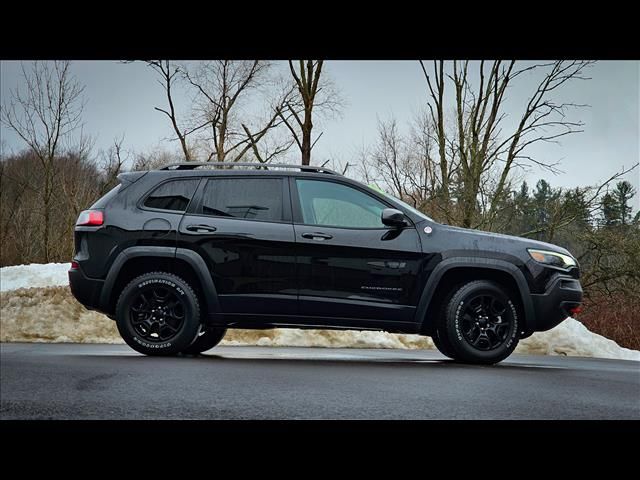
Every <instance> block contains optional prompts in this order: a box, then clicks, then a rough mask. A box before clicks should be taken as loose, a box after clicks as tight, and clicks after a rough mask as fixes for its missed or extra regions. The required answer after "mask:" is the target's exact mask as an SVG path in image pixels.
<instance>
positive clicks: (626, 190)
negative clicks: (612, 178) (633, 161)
mask: <svg viewBox="0 0 640 480" xmlns="http://www.w3.org/2000/svg"><path fill="white" fill-rule="evenodd" d="M635 194H636V192H635V189H634V188H633V186H631V184H630V183H629V182H627V181H626V180H625V181H623V182H618V183H617V184H616V188H615V190H614V191H613V198H614V199H615V202H616V204H617V213H618V218H619V222H620V224H621V225H628V224H629V223H630V222H631V210H632V207H631V205H630V204H629V201H630V200H631V199H632V198H633V196H634V195H635Z"/></svg>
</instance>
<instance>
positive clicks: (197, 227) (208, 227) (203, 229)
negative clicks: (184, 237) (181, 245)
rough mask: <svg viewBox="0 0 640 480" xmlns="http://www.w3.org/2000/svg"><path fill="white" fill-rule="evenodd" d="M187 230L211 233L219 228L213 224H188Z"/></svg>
mask: <svg viewBox="0 0 640 480" xmlns="http://www.w3.org/2000/svg"><path fill="white" fill-rule="evenodd" d="M187 230H189V231H190V232H198V233H211V232H215V231H216V230H217V228H216V227H213V226H211V225H187Z"/></svg>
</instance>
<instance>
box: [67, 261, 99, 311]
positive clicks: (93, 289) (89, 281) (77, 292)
mask: <svg viewBox="0 0 640 480" xmlns="http://www.w3.org/2000/svg"><path fill="white" fill-rule="evenodd" d="M68 273H69V287H70V288H71V294H72V295H73V296H74V297H75V298H76V300H78V302H80V303H81V304H82V305H84V307H85V308H88V309H89V310H99V305H100V293H101V292H102V286H103V285H104V281H103V280H97V279H94V278H89V277H87V276H86V275H85V274H84V273H83V272H82V270H81V269H80V267H78V268H72V269H71V270H69V272H68Z"/></svg>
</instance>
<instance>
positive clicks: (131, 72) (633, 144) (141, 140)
mask: <svg viewBox="0 0 640 480" xmlns="http://www.w3.org/2000/svg"><path fill="white" fill-rule="evenodd" d="M281 67H284V65H278V66H277V67H276V68H281ZM0 69H1V71H0V94H1V97H2V103H3V104H4V103H5V101H6V100H7V98H8V95H9V90H10V89H14V88H15V87H16V85H17V83H18V82H20V79H21V77H20V62H13V61H11V62H7V61H2V62H0ZM72 71H73V73H74V74H75V75H76V77H77V79H78V80H79V82H80V83H82V84H84V85H85V86H86V90H85V96H86V99H87V106H86V108H85V112H84V121H85V131H86V132H87V133H89V134H91V135H94V136H95V137H96V148H97V149H100V148H106V147H108V146H109V144H110V143H111V142H112V140H113V138H114V137H117V136H120V135H122V134H124V135H125V144H126V146H127V148H130V149H133V150H135V151H145V150H149V149H151V148H153V147H154V146H157V145H158V144H159V142H161V141H162V140H163V139H166V138H168V137H170V136H171V129H170V125H169V123H168V121H167V119H166V117H164V116H163V115H162V114H160V113H158V112H156V111H155V110H154V109H153V107H154V106H156V105H164V97H163V91H162V88H161V87H160V86H159V85H158V84H157V83H156V82H155V77H154V76H153V73H152V72H151V71H150V70H149V69H148V68H147V67H145V66H144V65H143V64H141V63H133V64H122V63H118V62H111V61H76V62H73V64H72ZM325 73H326V74H328V75H329V76H330V77H331V78H332V79H333V81H334V82H335V84H336V85H337V86H338V87H339V89H340V91H341V93H342V96H343V97H344V99H345V100H346V102H347V105H346V107H345V108H344V111H343V114H342V117H341V118H336V119H333V120H330V121H324V122H322V124H321V125H319V127H320V128H321V129H322V131H323V132H324V134H323V136H322V138H321V139H320V141H319V142H318V144H317V145H316V147H315V149H314V153H313V158H314V160H313V163H316V164H319V163H322V162H323V161H324V160H326V159H328V158H333V159H337V160H339V161H343V162H345V161H349V160H352V159H353V158H354V157H355V155H356V152H357V150H358V149H359V148H360V147H361V146H362V145H367V144H371V143H372V142H373V141H374V140H375V136H376V123H377V119H378V118H381V119H385V118H389V117H390V116H392V115H393V116H394V117H395V118H396V119H397V120H398V122H399V123H400V124H401V125H403V124H406V123H407V122H408V121H409V120H410V119H411V118H412V116H413V115H414V114H415V113H416V112H417V111H418V110H419V109H420V107H421V106H424V105H425V102H426V95H427V93H426V84H425V81H424V77H423V74H422V71H421V68H420V64H419V63H418V62H417V61H415V62H414V61H327V62H326V63H325ZM587 74H588V76H590V77H591V80H588V81H575V82H573V83H571V84H570V85H569V86H568V87H567V88H566V89H565V90H564V91H563V93H562V97H561V100H563V101H571V102H575V103H585V104H589V105H590V108H587V109H584V110H582V111H580V112H579V113H578V114H576V115H575V116H574V118H579V119H581V120H583V121H584V122H585V123H586V125H585V128H584V133H579V134H576V135H571V136H568V137H565V138H564V139H563V140H562V142H561V144H560V145H544V146H541V147H538V148H536V150H535V151H534V152H533V153H535V155H536V158H538V159H540V160H545V161H556V160H560V161H561V163H560V169H561V170H563V172H564V173H561V174H558V175H553V174H550V173H548V172H541V171H540V170H539V169H535V170H533V171H531V172H529V173H528V174H527V179H528V180H531V181H532V182H535V180H537V179H538V178H541V177H544V178H546V179H547V180H548V181H549V182H550V183H551V184H552V185H554V186H569V187H572V186H581V185H589V184H593V183H596V182H598V181H601V180H603V179H605V178H608V177H609V176H611V175H612V174H613V173H615V172H616V171H618V170H620V169H621V168H622V167H629V166H631V165H632V164H634V163H636V162H638V160H639V159H640V120H639V117H640V114H639V112H640V62H638V61H601V62H597V63H596V64H595V65H594V66H592V67H591V68H589V69H588V71H587ZM531 81H533V79H531ZM531 81H527V80H526V79H525V80H524V81H522V82H514V84H513V86H512V87H511V89H510V91H509V92H508V103H507V104H506V107H507V111H508V112H509V113H510V114H511V115H512V117H515V116H516V115H517V114H518V113H519V111H520V109H521V108H522V105H523V103H524V102H526V100H527V99H528V96H529V95H530V93H531ZM176 103H179V104H180V105H181V106H184V108H186V106H187V105H188V103H189V100H188V98H187V97H186V95H181V94H180V95H178V98H177V99H176ZM0 135H1V139H2V141H3V143H4V148H6V149H7V150H8V151H15V150H18V149H20V148H22V147H23V144H22V143H21V142H20V140H19V139H17V138H16V137H15V135H14V134H13V132H10V131H7V129H6V128H5V127H4V126H1V127H0ZM626 179H627V180H629V181H630V182H632V183H633V184H634V186H635V187H636V188H638V187H640V172H639V170H638V169H636V170H635V171H634V172H633V173H631V174H628V175H627V176H626ZM635 207H636V208H639V207H640V196H637V197H636V199H635Z"/></svg>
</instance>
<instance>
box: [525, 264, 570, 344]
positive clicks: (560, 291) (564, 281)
mask: <svg viewBox="0 0 640 480" xmlns="http://www.w3.org/2000/svg"><path fill="white" fill-rule="evenodd" d="M531 299H532V302H533V309H534V312H535V328H534V329H533V330H534V331H536V332H544V331H545V330H550V329H552V328H553V327H555V326H556V325H558V324H559V323H560V322H562V321H563V320H564V319H566V318H567V317H569V316H570V315H571V313H570V312H569V310H571V309H572V308H574V307H577V306H579V305H580V303H581V302H582V286H581V285H580V282H579V281H578V280H576V279H575V278H573V277H570V276H568V275H558V276H556V277H553V278H552V279H551V280H550V281H549V283H548V284H547V287H546V289H545V293H543V294H538V295H535V294H532V295H531Z"/></svg>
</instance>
